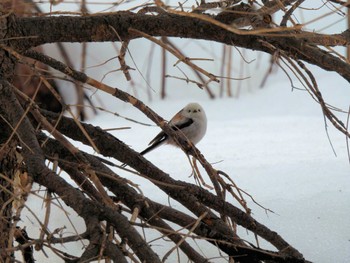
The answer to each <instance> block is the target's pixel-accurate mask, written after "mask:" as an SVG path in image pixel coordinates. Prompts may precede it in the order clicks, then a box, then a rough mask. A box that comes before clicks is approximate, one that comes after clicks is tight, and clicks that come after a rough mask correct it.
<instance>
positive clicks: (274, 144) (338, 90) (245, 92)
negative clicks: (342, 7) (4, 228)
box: [20, 1, 350, 263]
mask: <svg viewBox="0 0 350 263" xmlns="http://www.w3.org/2000/svg"><path fill="white" fill-rule="evenodd" d="M319 2H320V3H321V1H319ZM328 11H329V10H328ZM325 12H326V11H325ZM310 16H311V18H312V14H311V15H310ZM311 18H310V19H311ZM322 21H324V20H322ZM333 21H335V20H333ZM326 24H327V23H325V24H324V26H326ZM335 25H336V26H339V30H334V28H333V29H332V31H333V32H334V31H336V32H338V31H341V29H342V28H343V26H344V25H343V24H341V25H339V24H335ZM176 43H177V45H178V46H179V47H180V48H182V49H183V51H184V52H185V53H186V54H187V55H188V56H191V57H206V58H213V59H214V61H213V62H200V63H198V64H200V65H201V66H203V67H205V68H206V69H207V70H209V71H210V72H212V73H214V74H219V72H220V66H221V61H220V54H221V45H219V44H216V43H205V42H199V43H200V44H198V42H196V43H193V42H192V41H190V40H181V41H180V40H177V42H176ZM69 47H70V52H71V54H72V56H73V54H80V53H79V52H80V44H79V45H78V44H75V45H70V46H69ZM47 48H48V49H51V51H52V52H54V46H50V45H48V46H47ZM98 48H99V49H98ZM150 49H151V47H150V44H149V43H148V42H144V41H140V40H138V41H132V43H131V45H130V51H131V55H132V59H133V60H134V61H135V64H134V62H132V59H131V57H130V56H128V57H127V63H128V64H129V66H131V67H134V66H135V65H136V66H137V67H138V68H139V70H140V71H141V72H142V74H143V75H144V76H145V75H146V73H147V70H148V69H149V68H148V67H149V66H151V67H152V68H151V73H150V74H151V78H150V79H151V83H150V85H151V87H152V88H153V89H154V91H150V92H151V95H152V100H149V97H148V95H147V94H148V92H149V91H147V85H146V84H145V81H144V80H143V78H142V77H141V75H140V73H139V72H138V71H133V72H132V77H133V80H134V87H131V86H130V84H129V83H127V82H126V81H125V80H124V76H123V75H122V73H120V72H115V73H111V74H109V75H107V76H106V77H104V74H105V73H106V72H108V71H109V70H114V69H116V68H118V67H119V64H118V62H117V61H116V60H114V61H113V63H111V62H110V63H107V64H106V65H104V67H92V68H89V69H87V73H88V74H89V75H90V76H93V77H95V78H96V79H98V80H101V79H102V78H103V81H104V82H105V83H107V84H109V85H111V86H114V87H118V88H123V89H124V90H126V91H129V92H133V89H136V90H137V95H138V97H139V98H140V99H142V100H143V101H144V102H145V103H146V104H147V105H149V106H150V107H151V108H152V109H154V110H155V111H156V112H157V113H158V114H160V115H161V116H162V117H164V118H165V119H170V118H171V117H172V116H173V114H174V113H176V112H177V111H178V110H179V109H181V108H182V107H183V106H185V105H186V104H187V103H188V102H199V103H200V104H201V105H202V106H203V107H204V109H205V111H206V114H207V118H208V130H207V134H206V136H205V137H204V138H203V140H202V141H201V142H200V143H199V144H198V145H197V147H198V148H199V150H200V151H201V152H202V153H203V154H204V156H205V157H206V159H207V160H208V161H209V162H211V163H213V165H214V167H215V168H216V169H220V170H223V171H224V172H226V173H227V174H229V175H230V177H231V178H232V180H233V181H234V182H235V183H236V184H237V185H238V186H239V187H240V188H242V189H243V190H245V191H247V192H248V193H249V194H251V195H252V196H253V197H254V199H255V200H256V201H257V202H258V203H259V204H261V205H263V206H264V207H266V208H268V209H271V210H272V211H273V212H274V213H266V211H265V210H264V209H262V208H260V207H258V206H257V205H255V204H254V203H253V202H252V201H251V200H250V199H249V198H248V197H247V198H246V199H247V201H248V205H249V206H250V207H251V208H252V212H253V217H254V218H255V219H256V220H258V221H259V222H261V223H263V224H265V225H266V226H268V227H269V228H270V229H272V230H274V231H276V232H278V233H279V234H280V235H281V236H282V237H283V238H284V239H285V240H286V241H287V242H289V243H290V244H291V245H292V246H294V247H295V248H297V249H298V250H299V251H300V252H301V253H302V254H303V255H304V257H305V258H306V259H308V260H310V261H313V262H319V263H328V262H344V263H346V262H350V220H349V215H350V165H349V154H348V149H347V141H346V138H345V135H343V134H341V133H340V132H339V131H338V130H336V129H335V128H334V127H333V126H332V125H331V124H330V123H329V122H328V121H327V123H326V124H325V120H324V117H323V114H322V111H321V108H320V106H319V105H318V104H317V103H316V102H315V101H314V100H313V99H312V98H311V96H310V95H309V94H308V93H307V92H306V91H305V90H297V89H294V90H292V87H291V84H290V81H289V79H288V78H287V77H286V76H285V74H284V73H283V72H282V71H281V70H277V71H276V72H275V73H273V74H272V75H271V76H270V77H269V78H268V80H267V82H266V85H265V87H264V88H262V89H259V85H260V83H261V79H262V77H263V75H264V74H265V72H266V69H267V67H268V65H269V64H268V57H267V56H261V54H259V53H255V52H245V53H244V56H245V58H246V59H247V60H253V59H256V60H255V61H254V62H252V63H251V64H250V65H249V66H248V65H245V66H244V67H245V71H244V72H243V75H244V76H246V77H250V78H249V79H247V80H244V81H243V84H242V87H241V88H242V92H241V94H240V96H239V97H238V98H228V97H226V96H225V97H224V98H217V99H215V100H211V99H209V98H208V96H207V94H206V93H205V92H204V91H202V90H200V89H198V87H196V86H195V85H193V84H186V83H185V82H181V81H179V80H173V79H168V86H167V87H168V88H167V93H168V95H169V96H168V98H167V99H166V100H165V101H162V100H159V96H160V94H159V93H160V92H159V82H160V72H161V71H160V59H159V54H160V52H159V49H158V50H155V55H154V57H153V58H149V57H148V55H149V52H150ZM102 50H103V51H102ZM53 54H54V53H53ZM115 55H116V52H115V49H114V48H113V47H111V45H108V44H107V45H104V46H103V48H101V45H99V44H94V45H89V47H88V57H89V60H88V65H89V66H91V65H99V64H100V63H102V62H104V61H106V60H108V59H109V58H110V57H112V56H115ZM54 56H56V57H57V58H59V55H57V54H56V55H54ZM149 60H151V61H149ZM234 61H236V63H234V68H233V73H232V76H233V77H242V76H239V74H238V72H239V69H240V66H241V62H240V56H239V54H238V52H236V51H235V52H234ZM174 63H176V59H175V58H173V57H169V63H168V69H169V73H171V74H172V75H177V76H182V77H183V75H181V72H180V71H179V70H177V69H176V68H175V69H174V68H173V67H172V65H173V64H174ZM308 66H309V65H308ZM309 67H310V69H311V70H312V71H313V73H314V74H315V77H316V78H317V82H318V85H319V88H320V90H321V92H322V94H323V96H324V98H325V100H326V102H328V103H329V104H331V105H333V106H336V107H337V108H340V109H342V110H344V111H345V113H337V115H338V116H339V117H340V118H341V119H342V120H343V122H344V123H346V121H347V113H346V112H347V111H348V110H349V106H350V85H349V83H348V82H347V81H345V80H344V79H342V78H341V77H340V76H339V75H337V74H335V73H329V72H325V71H322V70H320V69H317V68H315V67H312V66H309ZM77 68H79V66H78V65H77ZM182 69H185V70H187V71H186V73H187V72H189V70H188V69H186V67H183V66H182ZM189 75H190V76H192V75H191V74H189ZM290 75H291V77H292V79H293V83H294V85H295V86H297V87H298V88H300V89H303V87H302V85H301V84H300V83H299V82H298V81H297V80H296V78H295V77H294V76H292V74H290ZM65 85H66V86H65V88H66V89H70V88H69V87H68V86H67V83H65ZM237 85H238V81H232V86H233V91H235V88H237ZM212 89H213V91H214V92H215V94H216V95H218V94H219V92H218V90H219V86H218V85H216V86H215V85H213V86H212ZM90 94H91V98H93V99H94V100H95V103H98V104H99V105H102V106H103V107H104V108H106V109H109V110H111V111H112V112H117V113H118V114H121V115H123V116H127V117H129V118H134V119H137V120H139V121H143V122H147V123H150V121H149V120H147V119H146V118H145V117H144V116H143V115H142V114H141V113H140V112H138V111H137V110H136V109H134V108H132V106H130V105H126V104H124V103H123V102H121V101H118V100H117V99H115V98H111V97H109V96H105V95H104V94H102V93H101V92H100V91H98V92H94V90H92V91H91V93H90ZM70 96H71V95H70ZM66 99H68V100H69V97H67V98H66ZM73 101H74V98H73V99H71V102H72V103H73ZM88 122H90V123H92V124H94V125H97V126H100V127H102V128H105V129H108V128H117V127H124V126H129V127H130V128H131V129H128V130H121V131H115V132H112V133H113V134H114V135H115V136H116V137H118V138H119V139H121V140H123V141H124V142H125V143H127V144H129V145H130V146H131V147H133V148H134V149H135V150H138V151H141V150H143V148H145V147H146V146H147V144H148V142H149V141H150V140H151V139H152V138H153V137H154V136H155V135H156V134H157V133H158V132H159V128H158V127H156V126H153V127H147V126H141V125H138V124H134V123H131V122H127V121H125V120H124V119H122V118H119V117H116V116H114V115H112V114H109V113H105V112H99V114H98V115H96V116H94V117H91V119H90V120H88ZM150 124H151V123H150ZM326 126H327V131H328V134H329V139H328V136H327V132H326ZM78 146H79V148H80V149H82V150H89V151H90V152H91V150H90V149H88V148H87V147H86V146H82V145H78ZM332 147H333V148H334V151H333V149H332ZM334 152H335V153H334ZM146 158H148V159H149V160H151V161H152V162H153V163H154V164H156V165H157V166H159V167H160V168H161V169H163V170H164V171H166V172H167V173H169V174H170V175H171V176H172V177H174V178H176V179H179V180H184V181H188V182H193V183H194V179H193V177H190V174H191V167H190V165H189V163H188V161H187V157H186V156H185V154H184V153H183V152H182V151H181V150H179V149H177V148H174V147H170V146H164V147H161V148H159V149H157V150H156V151H154V152H151V153H149V154H148V155H146ZM118 173H119V174H120V175H122V176H125V177H126V178H129V179H132V180H133V181H135V182H137V183H139V184H140V187H141V189H142V191H143V192H144V194H145V195H146V196H151V197H152V198H153V199H154V200H155V201H157V202H162V203H165V204H167V203H168V199H167V197H166V195H165V194H164V193H162V192H161V191H160V190H159V189H157V188H156V187H155V186H153V185H152V184H151V183H150V182H148V181H145V180H143V179H141V178H137V177H135V176H131V175H129V174H127V173H125V172H121V171H119V170H118ZM205 180H206V181H207V182H208V183H209V180H208V178H207V177H205ZM231 201H232V203H233V204H235V205H238V204H237V203H235V201H233V200H231ZM170 203H171V204H172V205H173V206H174V207H175V208H178V209H182V208H181V207H180V206H179V205H178V204H177V203H176V202H174V201H172V200H171V201H170ZM28 206H29V207H31V209H33V213H34V214H35V215H36V216H38V217H39V218H41V220H42V219H43V218H44V217H43V216H44V214H45V206H44V205H43V203H42V200H41V199H40V198H37V197H35V196H31V197H30V198H29V201H28ZM54 211H56V212H57V213H58V215H57V216H54V217H53V218H52V219H51V223H50V229H51V231H53V230H54V229H55V228H58V227H62V226H66V227H67V229H66V230H65V234H74V232H73V230H72V227H71V226H70V222H68V220H67V218H66V217H65V216H64V214H63V212H62V211H61V210H60V209H57V210H56V209H54ZM33 213H30V212H28V211H27V216H26V217H24V218H22V220H23V221H22V222H20V225H25V226H27V230H28V232H29V235H30V236H31V237H33V238H37V237H38V231H39V229H40V225H39V223H38V222H37V221H36V220H35V218H34V216H33ZM52 214H53V212H52ZM70 219H71V220H72V221H73V222H74V224H75V225H77V227H78V230H80V231H82V229H83V224H79V222H81V221H79V219H77V218H76V217H75V216H74V212H71V213H70ZM240 234H241V235H243V236H244V237H245V235H246V231H245V230H242V229H240ZM245 238H247V239H251V240H254V237H253V236H252V234H249V235H248V237H245ZM159 242H161V241H159ZM162 244H163V245H161V246H159V247H157V251H158V252H159V254H160V255H162V254H163V255H164V253H166V252H167V251H168V250H169V249H170V248H171V247H172V245H170V246H169V247H164V243H162ZM82 247H83V245H82V244H81V243H78V244H75V245H73V246H70V247H67V250H68V251H69V252H70V253H73V254H80V253H82V251H83V250H82ZM200 248H201V250H202V251H203V253H204V255H206V256H208V257H211V256H217V250H216V249H215V248H214V247H212V246H211V245H207V247H206V246H203V244H202V245H201V247H200ZM268 248H269V249H272V248H271V247H268ZM46 252H48V254H49V255H50V252H49V250H48V249H46ZM35 256H36V259H37V262H61V260H59V259H58V258H55V257H51V258H46V257H45V256H44V255H43V254H41V253H36V254H35ZM175 260H177V259H176V257H175V258H174V257H173V258H171V259H169V261H168V262H174V261H175ZM182 260H184V259H182ZM213 261H215V262H225V260H224V259H215V260H213ZM181 262H182V261H181ZM183 262H187V261H186V260H184V261H183Z"/></svg>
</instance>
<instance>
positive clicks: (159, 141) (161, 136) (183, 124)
mask: <svg viewBox="0 0 350 263" xmlns="http://www.w3.org/2000/svg"><path fill="white" fill-rule="evenodd" d="M192 123H193V120H192V119H190V118H185V119H184V120H183V121H182V122H178V123H177V124H176V125H172V124H171V122H170V123H169V124H170V127H171V128H172V129H173V130H181V129H183V128H186V127H188V126H190V125H191V124H192ZM167 138H168V135H167V134H166V133H165V132H163V131H161V132H160V133H158V134H157V136H156V137H154V138H153V140H152V141H150V143H149V144H148V145H149V146H148V147H147V148H146V149H144V150H143V151H142V152H140V154H141V155H144V154H146V153H148V152H150V151H152V150H153V149H155V148H157V147H158V146H160V145H161V144H162V143H163V142H164V141H165V140H166V139H167Z"/></svg>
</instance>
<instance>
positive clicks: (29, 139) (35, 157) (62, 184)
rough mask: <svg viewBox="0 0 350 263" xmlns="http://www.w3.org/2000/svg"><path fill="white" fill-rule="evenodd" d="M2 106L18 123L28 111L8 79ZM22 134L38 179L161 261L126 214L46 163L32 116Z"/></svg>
mask: <svg viewBox="0 0 350 263" xmlns="http://www.w3.org/2000/svg"><path fill="white" fill-rule="evenodd" d="M0 107H1V109H2V111H3V112H5V113H6V115H7V117H8V119H9V120H10V121H11V122H12V123H11V124H12V125H14V124H15V123H17V122H18V121H19V120H20V119H21V118H22V116H23V113H24V111H23V109H22V107H21V105H20V104H19V103H18V101H17V99H16V97H15V95H14V93H13V92H12V90H11V88H10V85H9V83H7V82H5V81H1V82H0ZM18 136H20V137H21V138H22V140H23V142H25V143H26V145H28V146H29V147H30V149H31V151H30V150H28V149H27V148H26V147H24V148H23V157H24V161H25V162H26V164H27V168H28V172H29V174H30V175H31V176H33V179H34V181H35V182H37V183H39V184H41V185H43V186H45V187H47V189H48V190H50V191H51V192H54V193H56V194H58V195H59V196H60V197H61V198H62V199H63V201H64V202H65V203H66V204H67V205H68V206H71V207H72V208H73V209H74V210H75V211H76V212H77V213H78V214H79V215H80V216H82V217H83V219H84V220H85V221H86V223H88V221H89V220H93V218H95V217H96V218H97V217H100V218H104V219H105V220H108V221H110V222H111V223H112V224H113V225H114V227H115V228H116V229H117V232H118V234H119V235H120V236H121V237H122V238H125V239H127V240H128V242H129V246H130V247H131V248H132V249H133V250H134V252H135V253H136V254H137V255H138V256H139V258H140V259H141V260H143V261H151V262H160V260H159V257H158V256H157V255H156V254H155V253H154V252H153V251H152V250H151V249H150V247H149V246H148V245H147V244H146V243H145V242H144V240H143V239H142V238H141V236H140V235H139V234H138V232H137V231H136V230H135V229H134V228H132V227H131V226H130V224H129V223H128V221H127V219H126V218H125V217H124V216H122V215H120V214H119V213H118V212H116V211H115V210H113V209H111V208H109V207H106V206H102V205H101V204H98V203H96V202H92V201H90V200H88V199H86V198H85V197H84V195H83V194H82V193H81V192H80V191H78V190H76V189H75V188H73V187H72V186H71V185H69V184H68V183H67V182H66V181H64V180H63V179H62V178H60V177H58V176H57V175H56V174H55V173H54V172H52V171H51V170H50V169H48V168H47V167H46V165H45V158H44V156H43V153H42V150H41V148H40V145H39V143H38V141H37V139H36V136H35V131H34V128H33V126H32V125H31V123H30V121H29V120H28V118H24V119H23V121H22V123H21V125H20V126H19V128H18ZM87 226H88V224H87ZM91 234H92V233H91Z"/></svg>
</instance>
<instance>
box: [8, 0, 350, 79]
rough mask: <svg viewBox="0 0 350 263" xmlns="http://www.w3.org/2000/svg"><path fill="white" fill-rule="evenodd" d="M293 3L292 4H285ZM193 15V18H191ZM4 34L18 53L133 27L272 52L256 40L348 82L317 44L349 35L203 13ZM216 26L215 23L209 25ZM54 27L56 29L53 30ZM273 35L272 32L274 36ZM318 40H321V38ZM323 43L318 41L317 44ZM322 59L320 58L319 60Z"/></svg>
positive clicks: (107, 19) (46, 20)
mask: <svg viewBox="0 0 350 263" xmlns="http://www.w3.org/2000/svg"><path fill="white" fill-rule="evenodd" d="M286 2H294V1H286ZM191 16H193V14H191ZM11 22H12V24H11V25H12V26H11V27H10V33H9V35H8V36H7V37H8V38H9V39H12V40H11V41H10V44H11V45H12V46H14V47H16V48H17V49H19V50H25V49H28V48H30V47H33V46H37V45H42V44H46V43H54V42H103V41H124V40H130V39H135V38H139V37H140V36H139V35H138V34H130V33H129V31H128V29H129V28H133V29H136V30H138V31H141V32H144V33H146V34H148V35H150V36H168V37H180V38H190V39H202V40H209V41H216V42H219V43H224V44H227V45H234V46H237V47H242V48H247V49H252V50H259V51H263V52H267V53H270V54H273V52H272V51H271V50H270V49H269V48H267V47H266V46H264V45H263V43H262V42H261V41H262V40H263V41H266V42H269V43H273V44H274V45H277V46H278V48H280V49H281V50H284V51H286V52H288V54H289V55H290V56H294V57H295V58H296V59H301V60H304V61H306V62H308V63H311V64H314V65H317V66H319V67H321V68H323V69H325V70H328V71H336V72H338V73H339V74H341V75H342V76H343V77H344V78H345V79H347V80H348V81H350V66H349V65H348V64H347V63H345V62H343V61H341V60H340V59H339V58H337V57H334V56H332V55H331V54H329V53H327V52H325V51H322V50H321V49H319V48H317V47H316V45H318V44H322V45H328V46H332V45H342V46H345V45H347V44H349V43H350V38H349V36H348V35H349V34H345V33H344V34H337V35H333V36H332V35H315V34H312V33H309V32H305V31H302V30H298V31H293V32H291V31H290V30H289V31H287V33H281V32H277V31H276V30H275V29H274V30H273V32H275V33H269V31H266V32H265V33H258V32H256V33H255V32H254V31H248V30H239V29H234V28H233V27H230V26H227V25H226V24H224V23H220V21H217V20H215V19H212V18H210V17H209V18H208V16H205V15H198V14H196V17H189V15H186V13H184V12H183V13H181V15H179V14H169V13H166V12H162V13H161V14H158V15H147V14H136V13H132V12H116V13H114V14H103V15H95V16H84V17H72V16H60V17H30V18H17V17H16V18H14V17H12V16H11ZM214 22H215V23H216V25H214V24H213V23H214ZM52 28H55V30H52ZM67 32H70V34H67ZM276 32H277V33H276ZM322 36H323V37H322ZM321 42H322V43H321ZM320 57H321V59H320Z"/></svg>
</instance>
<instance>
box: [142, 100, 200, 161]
mask: <svg viewBox="0 0 350 263" xmlns="http://www.w3.org/2000/svg"><path fill="white" fill-rule="evenodd" d="M168 124H169V125H170V127H171V128H172V129H173V130H175V131H177V132H179V133H182V134H183V135H185V136H186V138H187V139H188V140H189V141H190V142H192V143H193V144H197V143H198V142H199V141H200V140H201V139H202V138H203V136H204V135H205V132H206V130H207V117H206V116H205V112H204V110H203V108H202V107H201V105H199V104H198V103H190V104H188V105H187V106H186V107H185V108H183V109H182V110H180V111H179V112H178V113H177V114H176V115H175V116H174V117H173V118H172V119H171V120H170V121H169V123H168ZM163 144H171V145H175V146H177V144H176V142H175V141H174V140H173V139H172V138H170V137H169V136H168V135H167V134H166V133H165V132H163V131H161V132H160V133H159V134H158V135H157V136H156V137H154V139H153V140H152V141H151V142H150V143H149V144H148V145H149V146H148V147H147V148H146V149H145V150H143V151H142V152H141V153H140V154H142V155H143V154H146V153H148V152H150V151H152V150H154V149H155V148H157V147H159V146H161V145H163Z"/></svg>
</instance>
